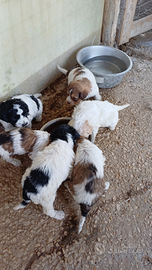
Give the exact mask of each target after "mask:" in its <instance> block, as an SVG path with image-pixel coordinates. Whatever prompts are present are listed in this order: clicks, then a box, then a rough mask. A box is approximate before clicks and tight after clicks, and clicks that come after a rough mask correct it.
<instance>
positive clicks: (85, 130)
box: [81, 120, 93, 138]
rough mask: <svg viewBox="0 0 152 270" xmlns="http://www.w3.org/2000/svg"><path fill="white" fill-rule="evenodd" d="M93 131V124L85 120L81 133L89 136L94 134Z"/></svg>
mask: <svg viewBox="0 0 152 270" xmlns="http://www.w3.org/2000/svg"><path fill="white" fill-rule="evenodd" d="M92 131H93V126H91V125H89V122H88V120H86V121H85V122H84V125H83V127H82V132H81V135H82V136H84V137H86V138H88V137H89V135H91V134H92Z"/></svg>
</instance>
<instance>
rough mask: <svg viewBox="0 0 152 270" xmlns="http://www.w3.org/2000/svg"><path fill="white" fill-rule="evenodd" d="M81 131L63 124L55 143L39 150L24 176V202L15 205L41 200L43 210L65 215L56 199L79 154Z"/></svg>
mask: <svg viewBox="0 0 152 270" xmlns="http://www.w3.org/2000/svg"><path fill="white" fill-rule="evenodd" d="M79 136H80V135H79V134H78V132H77V131H76V130H75V129H74V128H73V127H70V126H68V125H60V126H58V127H57V128H55V129H54V130H53V131H52V133H51V135H50V139H51V144H49V145H48V146H46V147H45V149H44V150H43V151H42V152H38V154H37V155H36V157H35V158H34V160H33V162H32V166H31V167H30V168H28V169H27V170H26V172H25V174H24V175H23V177H22V187H23V199H24V200H23V202H22V203H21V204H20V205H19V206H17V207H15V209H16V210H17V209H20V208H23V207H25V206H26V205H27V204H28V203H29V202H30V201H33V202H34V203H35V204H41V205H42V207H43V212H44V213H45V214H46V215H48V216H50V217H53V218H56V219H62V218H64V212H63V211H56V210H54V207H53V202H54V200H55V197H56V192H57V189H58V188H59V186H60V185H61V183H62V182H63V181H64V180H66V178H67V177H68V175H69V172H70V169H71V167H72V164H73V161H74V158H75V154H74V151H73V147H74V144H75V143H76V141H77V139H78V138H79Z"/></svg>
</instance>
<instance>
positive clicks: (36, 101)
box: [30, 95, 40, 110]
mask: <svg viewBox="0 0 152 270" xmlns="http://www.w3.org/2000/svg"><path fill="white" fill-rule="evenodd" d="M30 98H31V99H32V100H33V101H35V103H36V105H37V108H38V110H39V108H40V104H39V102H38V99H37V98H36V97H35V96H33V95H32V96H30Z"/></svg>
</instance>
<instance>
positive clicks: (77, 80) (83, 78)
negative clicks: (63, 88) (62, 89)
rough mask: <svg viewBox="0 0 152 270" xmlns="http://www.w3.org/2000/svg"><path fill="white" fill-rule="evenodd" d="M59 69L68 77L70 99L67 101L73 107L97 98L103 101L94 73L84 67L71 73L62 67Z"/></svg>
mask: <svg viewBox="0 0 152 270" xmlns="http://www.w3.org/2000/svg"><path fill="white" fill-rule="evenodd" d="M57 67H58V69H59V70H60V71H61V72H62V73H63V74H65V75H68V89H67V94H68V97H67V99H66V101H67V102H68V103H70V104H71V105H72V106H74V105H77V104H78V103H79V102H80V101H81V100H85V99H88V98H91V97H95V99H97V100H101V95H100V94H99V87H98V85H97V83H96V79H95V76H94V75H93V73H92V72H91V71H90V70H89V69H87V68H84V67H77V68H74V69H72V70H71V71H70V72H69V71H68V70H66V69H64V68H61V67H60V66H57Z"/></svg>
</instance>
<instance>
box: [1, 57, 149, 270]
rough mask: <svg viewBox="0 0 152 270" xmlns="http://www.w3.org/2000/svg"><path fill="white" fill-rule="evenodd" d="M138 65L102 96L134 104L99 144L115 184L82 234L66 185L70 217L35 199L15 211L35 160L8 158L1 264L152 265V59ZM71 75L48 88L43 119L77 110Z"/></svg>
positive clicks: (63, 196)
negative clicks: (47, 210) (69, 96)
mask: <svg viewBox="0 0 152 270" xmlns="http://www.w3.org/2000/svg"><path fill="white" fill-rule="evenodd" d="M131 55H132V56H131V58H132V61H133V68H132V70H131V71H130V72H129V73H127V74H126V75H125V77H124V78H123V80H122V82H121V83H120V84H119V85H118V86H116V87H114V88H112V89H100V93H101V95H102V100H108V101H109V102H112V103H114V104H117V105H119V104H126V103H129V104H130V107H128V108H127V109H125V110H123V111H120V112H119V118H120V120H119V122H118V124H117V126H116V129H115V130H114V131H110V130H109V129H104V128H100V130H99V132H98V135H97V137H96V141H95V144H96V145H97V146H98V147H99V148H100V149H101V150H102V151H103V154H104V156H105V157H106V165H105V178H106V181H109V182H110V188H109V190H108V192H107V193H106V195H105V197H103V198H102V199H101V200H100V201H99V202H98V203H97V204H96V205H95V206H94V207H93V208H92V210H91V211H90V213H89V214H88V217H87V219H86V222H85V224H84V227H83V230H82V232H81V233H80V234H79V235H78V234H77V224H78V220H79V217H80V209H79V206H78V205H77V204H76V203H75V202H74V200H73V198H72V197H71V195H70V194H69V192H68V191H67V190H66V188H65V187H64V186H63V185H61V187H60V188H59V190H58V194H57V198H56V200H55V207H56V209H62V210H63V211H64V212H65V219H63V220H62V221H59V220H55V219H53V218H50V217H48V216H46V215H44V214H43V212H42V208H41V206H39V205H35V204H33V203H32V202H31V203H30V204H29V205H28V206H27V207H26V208H25V209H21V210H18V211H14V210H13V207H14V206H15V205H16V204H18V203H19V202H20V201H21V200H22V189H21V177H22V175H23V173H24V172H25V170H26V168H27V167H28V166H30V164H31V161H30V160H29V158H28V156H27V155H25V156H22V157H19V159H20V160H21V161H22V165H21V166H20V167H15V166H13V165H11V164H9V163H6V162H5V161H2V159H0V189H1V196H0V201H1V204H0V217H1V218H0V253H1V255H0V256H1V259H0V269H1V270H4V269H5V270H27V269H32V270H38V269H40V270H42V269H43V270H48V269H51V270H57V269H60V270H72V269H75V270H76V269H77V270H85V269H89V270H99V269H100V270H101V269H103V270H105V269H108V270H110V269H112V270H118V269H119V270H120V269H121V270H131V269H149V270H150V269H152V212H151V209H152V139H151V138H152V76H151V74H152V61H151V59H149V58H147V57H143V55H142V58H140V57H139V55H136V53H135V54H133V53H131ZM66 87H67V79H66V77H65V76H64V75H63V76H62V77H61V78H59V79H58V80H57V81H55V82H54V83H53V84H51V85H50V86H49V87H48V88H47V89H45V90H44V91H42V101H43V105H44V112H43V119H42V121H41V122H40V123H36V122H33V126H32V128H33V129H40V128H41V127H42V126H43V125H44V124H45V123H46V122H47V121H49V120H51V119H54V118H57V117H61V116H71V114H72V111H73V109H72V108H71V107H70V106H69V105H68V104H66V103H65V99H66Z"/></svg>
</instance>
